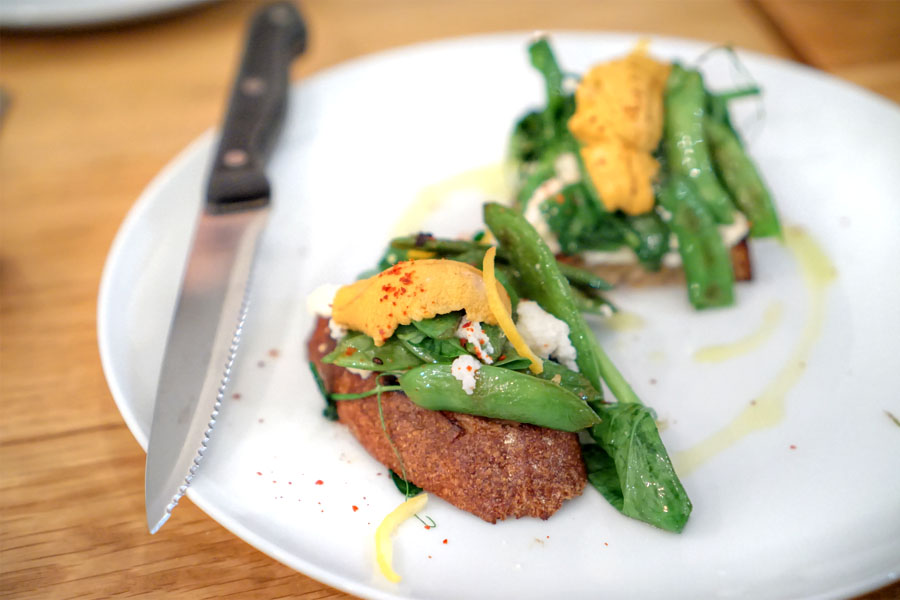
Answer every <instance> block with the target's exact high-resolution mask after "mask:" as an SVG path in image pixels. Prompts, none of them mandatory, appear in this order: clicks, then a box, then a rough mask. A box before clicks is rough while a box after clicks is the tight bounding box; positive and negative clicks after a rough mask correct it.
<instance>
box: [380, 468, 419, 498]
mask: <svg viewBox="0 0 900 600" xmlns="http://www.w3.org/2000/svg"><path fill="white" fill-rule="evenodd" d="M388 471H389V472H390V474H391V480H392V481H393V482H394V485H396V486H397V489H398V490H400V493H401V494H403V495H404V496H406V497H407V498H412V497H413V496H416V495H418V494H421V493H422V488H420V487H419V486H417V485H416V484H414V483H410V482H409V481H407V480H406V479H403V478H402V477H400V476H399V475H397V474H396V473H394V472H393V471H391V470H390V469H388Z"/></svg>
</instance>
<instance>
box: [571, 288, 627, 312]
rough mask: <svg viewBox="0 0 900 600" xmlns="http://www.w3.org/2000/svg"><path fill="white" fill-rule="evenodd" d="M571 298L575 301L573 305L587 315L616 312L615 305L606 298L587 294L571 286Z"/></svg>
mask: <svg viewBox="0 0 900 600" xmlns="http://www.w3.org/2000/svg"><path fill="white" fill-rule="evenodd" d="M572 299H573V300H574V301H575V306H576V307H577V308H578V310H580V311H581V312H583V313H586V314H589V315H599V316H601V317H608V316H610V315H611V314H613V313H616V312H618V309H617V308H616V307H615V305H614V304H613V303H612V302H610V301H609V300H607V299H606V298H603V297H601V296H592V295H588V294H587V293H585V292H583V291H581V290H579V289H578V288H572Z"/></svg>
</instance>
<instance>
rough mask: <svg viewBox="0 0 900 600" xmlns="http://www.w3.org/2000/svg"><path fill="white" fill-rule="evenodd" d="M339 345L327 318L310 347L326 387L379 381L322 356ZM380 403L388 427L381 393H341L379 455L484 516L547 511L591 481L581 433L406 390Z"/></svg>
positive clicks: (358, 429) (344, 413) (341, 389)
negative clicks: (413, 396)
mask: <svg viewBox="0 0 900 600" xmlns="http://www.w3.org/2000/svg"><path fill="white" fill-rule="evenodd" d="M334 346H335V342H334V340H332V339H331V337H330V336H329V332H328V321H327V320H326V319H323V318H320V319H319V321H318V322H317V324H316V327H315V330H314V331H313V334H312V336H310V339H309V343H308V351H309V357H310V360H312V361H313V362H314V363H315V364H316V366H317V367H318V369H319V373H320V374H321V376H322V379H323V380H324V382H325V387H326V389H327V390H328V391H329V392H330V393H356V392H362V391H365V390H369V389H372V387H373V386H374V384H375V381H374V379H375V378H374V377H369V378H368V379H363V378H361V377H359V376H357V375H354V374H353V373H350V372H349V371H347V370H346V369H343V368H341V367H337V366H334V365H326V364H323V363H322V360H321V359H322V357H323V356H325V355H326V354H327V353H328V352H330V351H331V350H332V349H333V348H334ZM381 409H382V414H383V416H384V427H382V424H381V417H380V416H379V414H378V399H377V398H375V397H369V398H363V399H360V400H342V401H339V402H338V417H339V419H340V422H341V423H343V424H345V425H346V426H347V427H348V428H349V429H350V431H351V433H353V435H354V436H355V437H356V439H357V440H359V442H360V444H362V446H363V447H364V448H365V449H366V450H367V451H368V452H369V453H370V454H371V455H372V456H374V457H375V458H376V459H377V460H378V461H379V462H381V463H383V464H384V465H386V466H387V467H388V468H390V469H392V470H393V471H395V472H397V473H401V472H402V471H403V470H404V469H405V471H406V476H407V478H408V479H409V481H411V482H412V483H415V484H416V485H418V486H419V487H421V488H423V489H425V490H426V491H428V492H430V493H433V494H435V495H437V496H439V497H441V498H443V499H444V500H446V501H447V502H450V503H451V504H453V505H455V506H457V507H458V508H461V509H463V510H465V511H468V512H470V513H472V514H474V515H476V516H478V517H481V518H482V519H484V520H485V521H488V522H491V523H495V522H496V521H497V520H502V519H505V518H507V517H540V518H541V519H547V518H548V517H550V515H552V514H553V513H554V512H556V511H557V510H559V508H560V507H561V506H562V504H563V502H564V501H565V500H568V499H570V498H573V497H575V496H578V495H580V494H581V492H582V491H583V489H584V487H585V484H586V483H587V478H586V475H585V468H584V462H583V461H582V459H581V448H580V446H579V443H578V438H577V436H576V434H573V433H566V432H563V431H556V430H552V429H547V428H544V427H536V426H534V425H527V424H521V423H513V422H509V421H500V420H497V419H488V418H484V417H476V416H472V415H463V414H458V413H451V412H445V411H431V410H426V409H424V408H421V407H419V406H417V405H415V404H413V403H412V402H411V401H410V400H409V398H407V397H406V395H405V394H403V393H402V392H386V393H383V394H382V395H381ZM385 428H386V429H387V434H385ZM391 442H393V445H394V447H395V448H396V450H397V453H396V454H395V452H394V449H393V448H392V447H391ZM397 454H399V455H400V456H401V457H402V459H403V468H401V465H400V461H399V460H398V458H397Z"/></svg>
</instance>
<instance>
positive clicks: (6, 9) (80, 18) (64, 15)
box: [0, 0, 213, 29]
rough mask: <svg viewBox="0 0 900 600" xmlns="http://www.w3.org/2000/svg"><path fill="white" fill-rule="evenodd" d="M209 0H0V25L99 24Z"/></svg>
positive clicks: (62, 25)
mask: <svg viewBox="0 0 900 600" xmlns="http://www.w3.org/2000/svg"><path fill="white" fill-rule="evenodd" d="M211 1H213V0H3V2H2V3H0V26H3V27H15V28H21V29H31V28H35V29H37V28H45V27H83V26H87V25H102V24H109V23H115V22H118V21H128V20H131V19H141V18H144V17H149V16H152V15H159V14H163V13H167V12H173V11H177V10H182V9H185V8H188V7H190V6H195V5H197V4H203V3H205V2H211Z"/></svg>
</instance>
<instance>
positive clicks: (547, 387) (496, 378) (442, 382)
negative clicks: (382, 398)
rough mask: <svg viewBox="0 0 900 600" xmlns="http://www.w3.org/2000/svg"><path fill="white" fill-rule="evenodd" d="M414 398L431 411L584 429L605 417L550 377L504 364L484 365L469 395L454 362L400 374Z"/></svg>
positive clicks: (403, 383) (565, 429)
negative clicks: (452, 368)
mask: <svg viewBox="0 0 900 600" xmlns="http://www.w3.org/2000/svg"><path fill="white" fill-rule="evenodd" d="M399 379H400V386H401V387H402V388H403V392H404V393H405V394H406V395H407V396H409V399H410V400H412V401H413V402H414V403H416V404H418V405H419V406H421V407H423V408H427V409H429V410H449V411H452V412H459V413H466V414H470V415H478V416H481V417H490V418H494V419H508V420H510V421H516V422H518V423H530V424H532V425H538V426H541V427H549V428H551V429H559V430H562V431H581V430H582V429H585V428H587V427H590V426H591V425H595V424H597V423H598V422H599V418H598V417H597V415H596V414H595V413H594V411H593V410H591V408H590V407H589V406H588V405H587V403H586V402H585V401H584V400H582V399H581V398H579V397H578V396H576V395H575V394H574V393H572V392H570V391H568V390H566V389H565V388H563V387H561V386H559V385H556V384H554V383H552V382H550V381H547V380H544V379H539V378H537V377H534V376H532V375H526V374H525V373H518V372H516V371H511V370H509V369H505V368H502V367H493V366H488V365H482V366H481V368H480V369H478V374H477V376H476V379H477V382H478V383H477V385H476V386H475V390H474V392H473V393H472V394H467V393H466V392H465V390H463V388H462V386H461V385H460V382H459V380H457V379H456V378H455V377H454V376H453V375H452V374H451V372H450V365H446V364H445V365H422V366H420V367H416V368H415V369H410V370H409V371H407V372H406V373H404V374H403V375H401V376H400V378H399Z"/></svg>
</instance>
